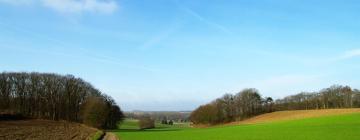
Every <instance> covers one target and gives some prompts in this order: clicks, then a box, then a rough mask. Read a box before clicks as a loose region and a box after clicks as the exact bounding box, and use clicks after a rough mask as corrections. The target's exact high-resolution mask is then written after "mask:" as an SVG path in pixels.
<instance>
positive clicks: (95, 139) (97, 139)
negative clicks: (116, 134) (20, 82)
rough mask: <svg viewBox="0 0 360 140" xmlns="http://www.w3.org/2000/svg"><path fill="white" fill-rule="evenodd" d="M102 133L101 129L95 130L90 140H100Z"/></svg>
mask: <svg viewBox="0 0 360 140" xmlns="http://www.w3.org/2000/svg"><path fill="white" fill-rule="evenodd" d="M103 134H104V132H103V131H97V132H96V133H95V134H94V135H93V136H91V138H90V140H100V138H101V136H102V135H103Z"/></svg>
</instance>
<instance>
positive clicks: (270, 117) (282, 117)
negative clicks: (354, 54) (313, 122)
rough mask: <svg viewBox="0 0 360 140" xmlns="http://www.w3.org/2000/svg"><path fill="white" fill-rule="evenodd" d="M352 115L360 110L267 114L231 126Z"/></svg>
mask: <svg viewBox="0 0 360 140" xmlns="http://www.w3.org/2000/svg"><path fill="white" fill-rule="evenodd" d="M351 113H360V108H356V109H323V110H295V111H278V112H273V113H267V114H263V115H259V116H255V117H252V118H249V119H247V120H243V121H239V122H233V123H230V124H255V123H267V122H275V121H286V120H296V119H304V118H313V117H321V116H331V115H342V114H351Z"/></svg>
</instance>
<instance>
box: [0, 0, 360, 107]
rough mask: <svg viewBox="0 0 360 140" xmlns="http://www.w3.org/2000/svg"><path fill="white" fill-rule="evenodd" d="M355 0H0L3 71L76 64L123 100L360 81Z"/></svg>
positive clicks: (164, 103)
mask: <svg viewBox="0 0 360 140" xmlns="http://www.w3.org/2000/svg"><path fill="white" fill-rule="evenodd" d="M359 60H360V2H359V1H355V0H343V1H340V0H338V1H332V0H317V1H313V0H292V1H287V0H257V1H253V0H236V1H235V0H234V1H233V0H230V1H222V0H210V1H209V0H196V1H194V0H178V1H176V0H0V71H26V72H32V71H37V72H54V73H60V74H73V75H75V76H77V77H81V78H83V79H85V80H86V81H89V82H90V83H92V84H93V85H94V86H95V87H97V88H99V89H100V90H101V91H103V92H105V93H107V94H109V95H111V96H112V97H113V98H114V99H115V100H116V101H117V102H118V104H120V106H121V107H122V108H123V109H124V110H135V109H136V110H192V109H194V108H195V107H197V106H198V105H200V104H203V103H206V102H209V101H211V100H213V99H215V98H217V97H220V96H222V95H223V94H224V93H236V92H238V91H240V90H242V89H243V88H252V87H253V88H257V89H258V90H259V91H260V92H261V94H262V95H263V96H272V97H275V98H281V97H284V96H286V95H291V94H295V93H298V92H301V91H318V90H320V89H322V88H325V87H328V86H330V85H332V84H342V85H349V86H351V87H353V88H360V81H359V79H358V78H359V77H360V73H359V70H360V65H359Z"/></svg>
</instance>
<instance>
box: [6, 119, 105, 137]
mask: <svg viewBox="0 0 360 140" xmlns="http://www.w3.org/2000/svg"><path fill="white" fill-rule="evenodd" d="M96 132H98V130H97V129H94V128H91V127H87V126H84V125H82V124H78V123H69V122H64V121H47V120H17V121H0V140H35V139H36V140H84V139H88V138H90V137H91V136H93V135H94V134H95V133H96Z"/></svg>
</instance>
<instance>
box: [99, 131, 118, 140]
mask: <svg viewBox="0 0 360 140" xmlns="http://www.w3.org/2000/svg"><path fill="white" fill-rule="evenodd" d="M103 140H119V138H118V137H117V136H116V135H115V134H114V133H111V132H106V134H105V136H104V138H103Z"/></svg>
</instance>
